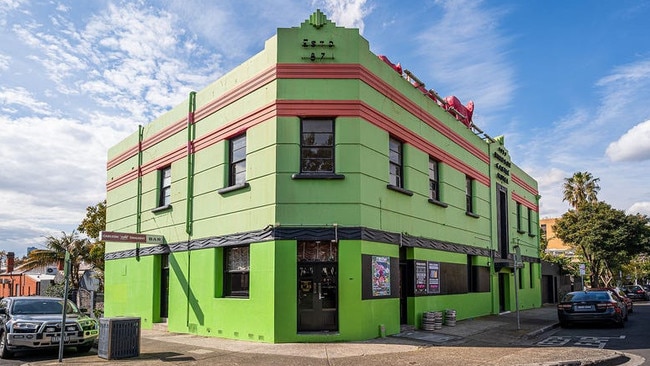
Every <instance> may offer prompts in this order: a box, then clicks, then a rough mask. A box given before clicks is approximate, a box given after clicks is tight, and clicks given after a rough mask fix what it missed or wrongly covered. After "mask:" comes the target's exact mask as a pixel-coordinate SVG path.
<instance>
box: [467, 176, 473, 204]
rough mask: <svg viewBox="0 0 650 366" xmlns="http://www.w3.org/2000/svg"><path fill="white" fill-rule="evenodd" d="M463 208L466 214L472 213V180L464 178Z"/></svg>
mask: <svg viewBox="0 0 650 366" xmlns="http://www.w3.org/2000/svg"><path fill="white" fill-rule="evenodd" d="M465 207H466V212H467V213H474V179H472V178H471V177H469V176H465Z"/></svg>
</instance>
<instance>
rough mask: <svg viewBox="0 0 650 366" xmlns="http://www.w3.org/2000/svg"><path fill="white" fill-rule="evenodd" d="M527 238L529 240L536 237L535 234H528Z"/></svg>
mask: <svg viewBox="0 0 650 366" xmlns="http://www.w3.org/2000/svg"><path fill="white" fill-rule="evenodd" d="M528 236H530V237H531V238H534V237H536V236H537V235H535V234H528Z"/></svg>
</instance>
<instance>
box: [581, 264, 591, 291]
mask: <svg viewBox="0 0 650 366" xmlns="http://www.w3.org/2000/svg"><path fill="white" fill-rule="evenodd" d="M585 273H586V270H585V264H584V263H580V279H581V281H582V290H584V289H585V288H586V286H585ZM592 286H593V285H592Z"/></svg>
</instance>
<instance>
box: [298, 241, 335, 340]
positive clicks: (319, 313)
mask: <svg viewBox="0 0 650 366" xmlns="http://www.w3.org/2000/svg"><path fill="white" fill-rule="evenodd" d="M338 314H339V313H338V243H337V242H336V241H300V242H298V332H332V331H337V330H338V327H339V319H338Z"/></svg>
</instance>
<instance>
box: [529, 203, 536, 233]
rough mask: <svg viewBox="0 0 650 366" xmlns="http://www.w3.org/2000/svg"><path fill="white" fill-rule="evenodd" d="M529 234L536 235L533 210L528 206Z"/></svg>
mask: <svg viewBox="0 0 650 366" xmlns="http://www.w3.org/2000/svg"><path fill="white" fill-rule="evenodd" d="M528 235H535V233H533V210H531V209H530V207H529V208H528Z"/></svg>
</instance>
